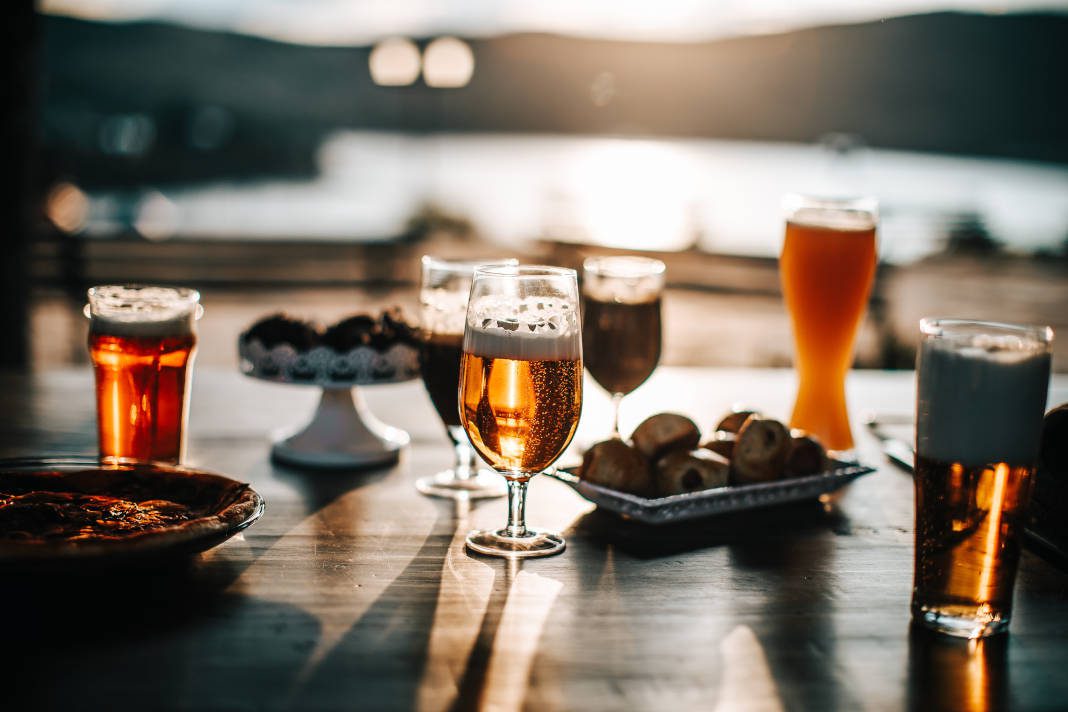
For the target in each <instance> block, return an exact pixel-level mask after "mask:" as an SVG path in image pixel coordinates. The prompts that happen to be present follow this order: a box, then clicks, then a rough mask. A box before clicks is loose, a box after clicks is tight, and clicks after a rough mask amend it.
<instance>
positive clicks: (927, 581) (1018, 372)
mask: <svg viewBox="0 0 1068 712" xmlns="http://www.w3.org/2000/svg"><path fill="white" fill-rule="evenodd" d="M920 328H921V331H922V334H923V339H922V341H921V342H920V348H919V352H918V354H917V369H916V370H917V394H916V396H917V397H916V467H915V471H916V474H915V489H916V552H915V553H916V559H915V570H914V577H913V592H912V616H913V618H914V619H915V620H917V621H918V622H920V623H922V624H924V625H926V626H927V627H930V628H934V629H935V630H938V631H940V632H942V633H947V634H949V635H956V636H962V637H968V638H981V637H985V636H988V635H992V634H994V633H997V632H999V631H1003V630H1005V629H1006V627H1007V626H1008V624H1009V620H1010V618H1011V617H1012V589H1013V583H1014V582H1015V580H1016V569H1017V564H1018V563H1019V560H1020V545H1021V542H1020V537H1021V536H1022V534H1023V532H1022V527H1023V525H1024V518H1025V515H1026V513H1027V506H1028V502H1029V501H1030V499H1031V489H1032V486H1033V482H1034V472H1035V463H1036V461H1037V458H1038V450H1039V442H1040V438H1041V433H1042V414H1043V412H1044V411H1045V404H1046V394H1047V388H1048V384H1049V373H1050V353H1049V347H1050V341H1051V339H1052V338H1053V332H1052V331H1051V330H1050V329H1048V328H1045V327H1029V326H1017V325H1012V324H993V323H986V322H975V321H963V320H958V319H924V320H922V321H921V322H920Z"/></svg>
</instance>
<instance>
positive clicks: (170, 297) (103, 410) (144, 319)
mask: <svg viewBox="0 0 1068 712" xmlns="http://www.w3.org/2000/svg"><path fill="white" fill-rule="evenodd" d="M198 300H199V295H198V294H197V293H196V292H194V291H193V290H180V289H167V288H158V287H94V288H93V289H91V290H89V316H90V325H89V356H90V358H91V360H92V362H93V371H94V374H95V376H96V403H97V432H98V437H99V445H100V456H101V457H104V458H128V459H134V460H141V461H153V462H168V463H178V462H180V461H181V459H182V457H183V456H184V451H185V424H186V420H187V416H188V414H187V403H188V400H189V386H190V382H191V379H190V377H189V375H190V369H191V368H192V365H193V358H194V355H195V351H196V334H195V332H194V323H195V319H196V316H197V309H198Z"/></svg>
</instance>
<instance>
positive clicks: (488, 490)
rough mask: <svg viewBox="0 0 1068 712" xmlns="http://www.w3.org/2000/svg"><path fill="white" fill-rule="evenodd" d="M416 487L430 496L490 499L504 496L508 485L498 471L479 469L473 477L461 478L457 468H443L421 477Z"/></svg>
mask: <svg viewBox="0 0 1068 712" xmlns="http://www.w3.org/2000/svg"><path fill="white" fill-rule="evenodd" d="M415 488H416V489H417V490H419V491H420V492H422V493H423V494H425V495H427V496H429V497H444V498H446V499H489V498H490V497H503V496H504V495H505V494H506V493H507V491H508V486H507V485H506V484H505V482H504V478H503V477H501V476H500V475H498V474H497V473H496V472H490V471H488V470H479V471H478V472H477V473H476V474H475V475H474V476H472V477H464V478H460V477H457V476H456V471H455V470H442V471H441V472H439V473H437V474H436V475H428V476H427V477H420V478H419V479H418V480H416V481H415Z"/></svg>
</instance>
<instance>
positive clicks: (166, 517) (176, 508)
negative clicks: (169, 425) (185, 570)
mask: <svg viewBox="0 0 1068 712" xmlns="http://www.w3.org/2000/svg"><path fill="white" fill-rule="evenodd" d="M263 509H264V504H263V498H261V497H260V496H259V494H257V493H256V492H255V490H253V489H252V488H251V487H249V486H248V485H247V484H244V483H242V482H237V481H235V480H232V479H229V478H228V477H223V476H222V475H217V474H214V473H211V472H206V471H204V470H199V469H193V468H185V467H172V466H168V465H162V464H142V463H127V462H122V463H115V464H111V463H101V462H99V461H97V460H95V459H89V458H86V459H71V458H64V459H47V458H45V459H18V460H0V566H5V567H7V566H23V565H29V566H43V567H46V568H74V567H78V566H81V565H91V566H96V565H100V564H111V563H118V562H123V563H127V562H130V561H133V560H137V561H142V562H152V561H159V560H163V559H169V558H172V557H176V556H187V555H190V554H195V553H197V552H201V551H205V550H207V549H210V548H211V547H213V546H216V545H218V544H221V543H222V542H224V541H226V540H227V539H229V538H230V537H232V536H234V535H235V534H237V533H238V532H240V531H241V530H243V529H245V528H247V527H248V526H250V525H251V524H252V523H253V522H255V521H256V520H257V519H259V517H260V515H262V514H263ZM88 512H92V513H93V514H91V515H90V514H87V513H88Z"/></svg>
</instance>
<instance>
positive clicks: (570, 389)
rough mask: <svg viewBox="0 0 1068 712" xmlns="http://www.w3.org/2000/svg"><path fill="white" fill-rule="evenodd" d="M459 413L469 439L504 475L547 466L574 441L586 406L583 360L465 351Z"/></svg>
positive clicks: (538, 470)
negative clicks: (584, 405)
mask: <svg viewBox="0 0 1068 712" xmlns="http://www.w3.org/2000/svg"><path fill="white" fill-rule="evenodd" d="M460 402H461V407H460V410H461V417H462V418H463V421H464V428H465V430H466V431H467V434H468V437H470V439H471V443H472V444H473V445H474V446H475V449H476V450H478V452H479V454H481V455H482V457H483V458H485V460H486V461H487V462H489V463H490V465H492V466H493V468H494V469H495V470H497V471H499V472H501V473H502V474H504V475H505V476H506V477H508V476H516V475H517V474H518V473H523V474H525V475H532V474H534V473H537V472H540V471H541V470H544V469H545V468H547V467H549V465H551V464H552V463H553V462H555V461H556V458H558V457H559V456H560V454H561V453H562V452H563V451H564V449H565V448H566V447H567V446H568V444H569V443H570V442H571V438H572V437H573V436H574V434H575V428H576V427H577V426H578V419H579V413H580V412H581V410H582V361H581V360H580V359H577V358H573V359H553V360H537V359H536V360H518V359H514V358H506V357H505V358H500V357H494V356H487V355H481V354H477V353H467V352H465V353H464V355H463V361H462V364H461V374H460Z"/></svg>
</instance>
